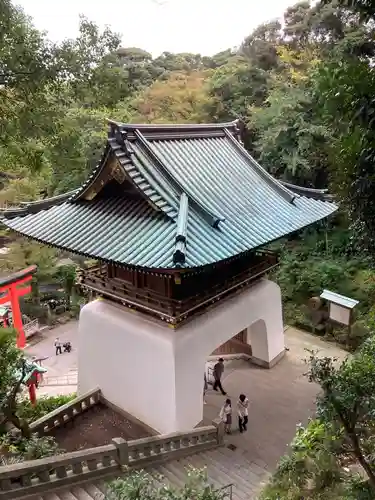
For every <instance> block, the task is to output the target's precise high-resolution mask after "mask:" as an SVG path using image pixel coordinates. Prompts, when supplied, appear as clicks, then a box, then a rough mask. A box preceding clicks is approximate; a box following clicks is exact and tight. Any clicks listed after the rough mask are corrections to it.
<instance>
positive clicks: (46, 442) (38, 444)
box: [0, 433, 63, 465]
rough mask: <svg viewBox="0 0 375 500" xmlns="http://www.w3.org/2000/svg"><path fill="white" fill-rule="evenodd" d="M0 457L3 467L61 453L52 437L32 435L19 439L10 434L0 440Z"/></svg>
mask: <svg viewBox="0 0 375 500" xmlns="http://www.w3.org/2000/svg"><path fill="white" fill-rule="evenodd" d="M0 450H1V451H0V457H1V459H2V462H3V465H10V464H12V463H18V462H22V461H23V460H37V459H38V458H43V457H52V456H54V455H58V454H59V453H62V452H63V450H61V449H60V448H59V446H58V444H57V443H56V441H55V438H54V437H52V436H41V437H39V436H38V435H37V434H33V435H32V436H31V438H29V439H26V438H21V437H18V436H16V437H15V436H14V435H13V434H11V433H8V434H4V435H3V436H1V438H0Z"/></svg>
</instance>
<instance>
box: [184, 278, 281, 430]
mask: <svg viewBox="0 0 375 500" xmlns="http://www.w3.org/2000/svg"><path fill="white" fill-rule="evenodd" d="M263 318H264V321H265V323H266V326H267V329H268V331H269V332H270V337H269V339H268V341H267V338H266V337H267V333H266V332H265V331H263V335H262V337H263V338H262V341H263V345H262V347H263V348H264V344H265V345H266V346H268V349H269V351H268V352H266V351H265V350H262V354H263V355H264V358H263V360H264V361H271V360H272V359H274V358H275V357H276V356H277V355H279V354H280V353H281V352H283V351H284V349H285V344H284V329H283V323H282V309H281V293H280V288H279V286H278V285H277V284H276V283H273V282H272V281H268V280H262V281H260V282H259V283H258V284H256V285H254V286H253V287H251V288H248V289H246V290H244V291H243V292H242V293H241V294H238V295H236V296H234V297H232V298H230V299H227V300H225V301H223V302H222V303H221V304H220V303H219V305H217V306H216V307H215V308H212V309H211V310H209V311H207V313H205V314H202V315H201V316H198V317H197V318H195V319H193V320H192V321H190V322H189V323H187V324H186V325H185V326H183V327H182V328H179V329H178V330H177V331H176V333H177V334H178V342H176V411H177V414H176V419H177V422H178V423H179V425H181V426H182V428H189V427H190V428H191V427H192V426H194V425H196V424H197V423H198V422H200V421H201V420H202V418H203V407H202V390H201V391H199V388H200V387H201V386H202V384H203V381H202V378H203V373H204V368H205V361H206V359H207V357H208V356H209V355H210V354H211V353H212V351H214V350H215V349H216V347H218V346H219V345H221V344H223V343H224V342H226V341H227V340H229V339H231V338H232V337H233V336H234V335H236V334H237V333H238V332H240V331H241V330H243V329H245V328H246V327H248V326H249V325H251V324H252V323H254V322H256V321H258V320H259V319H263ZM258 354H260V353H258ZM254 356H256V353H254ZM219 357H220V356H218V358H219ZM224 388H225V387H224Z"/></svg>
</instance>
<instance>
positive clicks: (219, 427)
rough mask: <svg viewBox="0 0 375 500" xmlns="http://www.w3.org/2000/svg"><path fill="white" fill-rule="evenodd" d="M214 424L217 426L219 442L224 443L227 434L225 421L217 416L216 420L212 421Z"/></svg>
mask: <svg viewBox="0 0 375 500" xmlns="http://www.w3.org/2000/svg"><path fill="white" fill-rule="evenodd" d="M212 425H213V426H214V427H216V439H217V444H223V443H224V435H225V432H224V422H223V421H222V420H221V419H220V418H215V420H213V421H212Z"/></svg>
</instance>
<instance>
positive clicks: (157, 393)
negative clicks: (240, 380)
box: [78, 280, 284, 433]
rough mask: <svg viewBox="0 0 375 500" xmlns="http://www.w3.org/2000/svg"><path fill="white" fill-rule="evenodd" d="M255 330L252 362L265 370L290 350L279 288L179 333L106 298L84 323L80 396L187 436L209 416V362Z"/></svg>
mask: <svg viewBox="0 0 375 500" xmlns="http://www.w3.org/2000/svg"><path fill="white" fill-rule="evenodd" d="M254 323H255V328H251V329H250V335H251V344H252V348H253V356H254V357H255V358H258V359H260V360H263V361H264V362H265V363H266V364H268V363H272V360H274V359H275V358H277V357H279V356H280V355H281V354H282V353H283V352H284V331H283V324H282V311H281V294H280V289H279V287H278V286H277V285H276V284H275V283H273V282H271V281H267V280H262V281H261V282H259V283H258V284H256V285H254V286H253V287H251V288H249V289H246V290H244V291H243V292H242V293H241V294H238V295H235V296H234V297H232V298H229V299H227V300H225V301H223V302H222V303H219V304H218V305H217V306H216V307H214V308H212V309H209V310H208V311H207V312H206V313H205V314H202V315H200V316H197V317H196V318H194V319H192V320H191V321H190V322H188V323H187V324H186V325H183V326H181V327H180V328H178V329H177V330H174V329H172V328H170V327H168V326H167V325H164V324H162V323H156V322H154V321H153V320H152V318H148V317H146V316H145V315H143V314H140V313H137V312H132V311H131V310H130V309H126V308H125V307H121V306H117V305H115V304H113V303H111V302H108V301H106V300H96V301H94V302H90V303H89V304H87V305H86V306H84V307H83V308H82V310H81V315H80V320H79V340H78V343H79V349H78V393H79V394H82V393H84V392H87V391H88V390H90V389H92V388H93V387H100V388H101V390H102V393H103V396H104V397H105V398H106V399H107V400H108V401H110V402H112V403H113V404H115V405H117V406H118V407H120V408H123V409H124V410H125V411H127V412H128V413H130V414H132V415H134V417H136V418H137V419H139V420H141V421H143V422H144V423H146V424H147V425H149V426H150V427H152V428H154V429H155V430H156V431H158V432H161V433H167V432H177V431H185V430H189V429H191V428H193V427H194V426H195V425H196V424H198V423H199V422H200V421H201V420H202V418H203V396H202V393H203V373H204V370H205V362H206V360H207V357H208V356H209V355H210V354H211V353H212V352H213V351H214V349H215V348H217V347H218V346H219V345H221V344H223V343H224V342H226V341H227V340H229V339H230V338H232V337H233V336H234V335H236V334H237V333H238V332H240V331H241V330H243V329H245V328H246V327H248V326H249V325H252V324H254Z"/></svg>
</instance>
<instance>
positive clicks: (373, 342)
mask: <svg viewBox="0 0 375 500" xmlns="http://www.w3.org/2000/svg"><path fill="white" fill-rule="evenodd" d="M335 361H337V360H333V359H332V358H327V357H325V358H318V357H317V356H316V355H315V354H314V353H312V354H311V356H310V359H309V365H310V369H309V373H308V377H309V380H310V381H311V382H316V383H317V384H319V386H320V387H321V389H322V394H321V395H320V396H318V399H317V405H318V415H319V418H320V419H322V421H323V422H325V424H327V425H330V426H331V428H332V432H333V436H332V438H333V439H336V440H337V441H338V442H341V449H340V451H341V453H343V454H347V455H349V456H351V457H352V459H353V460H354V461H356V462H358V464H360V465H361V467H362V468H363V470H364V472H365V473H366V475H367V477H368V480H369V484H370V486H371V488H372V492H373V494H375V459H374V457H375V455H374V452H375V440H374V430H375V428H374V414H375V338H374V337H371V338H370V339H368V340H367V341H366V342H365V343H364V344H363V345H362V347H361V348H360V350H359V351H357V353H355V354H354V356H353V357H352V358H348V359H346V360H345V361H344V362H343V363H342V364H341V365H340V366H339V367H337V366H335Z"/></svg>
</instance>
